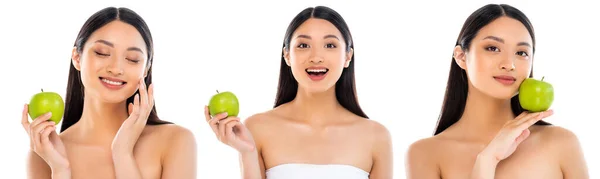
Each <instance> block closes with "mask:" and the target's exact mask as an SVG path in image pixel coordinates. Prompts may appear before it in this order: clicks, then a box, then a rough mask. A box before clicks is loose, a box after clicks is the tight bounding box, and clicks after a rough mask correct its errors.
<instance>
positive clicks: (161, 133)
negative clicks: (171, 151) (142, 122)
mask: <svg viewBox="0 0 600 179" xmlns="http://www.w3.org/2000/svg"><path fill="white" fill-rule="evenodd" d="M142 137H144V138H148V139H150V140H152V143H155V144H162V145H163V146H171V145H185V146H189V147H194V148H195V147H196V139H195V137H194V134H193V132H192V131H191V130H189V129H187V128H185V127H183V126H180V125H177V124H161V125H148V126H146V127H145V128H144V131H143V132H142V135H141V137H140V138H142ZM168 148H170V147H167V149H168Z"/></svg>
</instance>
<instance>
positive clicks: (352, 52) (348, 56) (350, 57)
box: [344, 48, 354, 68]
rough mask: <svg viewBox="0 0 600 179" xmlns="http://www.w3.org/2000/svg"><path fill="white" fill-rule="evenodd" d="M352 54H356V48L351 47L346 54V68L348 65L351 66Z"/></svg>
mask: <svg viewBox="0 0 600 179" xmlns="http://www.w3.org/2000/svg"><path fill="white" fill-rule="evenodd" d="M352 55H354V49H353V48H350V50H349V51H348V53H347V54H346V61H345V63H344V68H348V66H350V61H352Z"/></svg>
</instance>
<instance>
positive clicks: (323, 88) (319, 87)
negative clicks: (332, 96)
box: [300, 84, 335, 93]
mask: <svg viewBox="0 0 600 179" xmlns="http://www.w3.org/2000/svg"><path fill="white" fill-rule="evenodd" d="M334 85H335V84H334ZM300 87H301V88H302V89H304V91H306V92H309V93H324V92H327V91H329V90H332V89H333V87H334V86H330V85H324V84H305V85H300Z"/></svg>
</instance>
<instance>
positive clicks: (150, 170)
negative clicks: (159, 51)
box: [22, 7, 196, 179]
mask: <svg viewBox="0 0 600 179" xmlns="http://www.w3.org/2000/svg"><path fill="white" fill-rule="evenodd" d="M152 62H153V42H152V36H151V34H150V31H149V29H148V27H147V25H146V23H145V22H144V20H143V19H142V18H141V17H140V16H138V15H137V14H136V13H135V12H133V11H131V10H129V9H127V8H114V7H108V8H105V9H102V10H100V11H98V12H96V13H95V14H94V15H92V16H91V17H90V18H89V19H88V20H87V21H86V22H85V24H84V25H83V27H82V29H81V30H80V32H79V34H78V36H77V39H76V41H75V45H74V47H73V52H72V58H71V64H70V71H69V77H68V80H69V81H68V86H67V96H66V100H65V101H66V102H65V115H64V120H63V121H62V126H61V133H60V134H57V133H56V131H55V129H56V124H54V123H53V122H51V121H47V120H48V119H49V118H50V116H51V115H52V114H46V115H42V116H40V117H38V118H36V119H34V120H33V122H31V123H30V122H29V121H28V114H27V105H26V106H25V107H24V109H23V119H22V124H23V127H24V129H25V130H26V131H27V133H28V134H29V136H30V143H31V149H32V151H31V152H30V153H29V157H28V166H27V171H28V176H29V178H54V179H57V178H127V179H135V178H195V177H196V172H195V170H196V144H195V139H194V136H193V135H192V133H191V132H190V131H189V130H187V129H185V128H183V127H180V126H177V125H174V124H171V123H170V122H166V121H162V120H160V119H159V118H158V116H157V113H156V108H155V107H154V99H153V89H154V88H153V85H152V84H151V83H152Z"/></svg>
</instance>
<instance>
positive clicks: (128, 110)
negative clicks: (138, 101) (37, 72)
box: [127, 103, 133, 115]
mask: <svg viewBox="0 0 600 179" xmlns="http://www.w3.org/2000/svg"><path fill="white" fill-rule="evenodd" d="M132 112H133V103H129V105H128V107H127V114H129V115H131V113H132Z"/></svg>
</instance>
